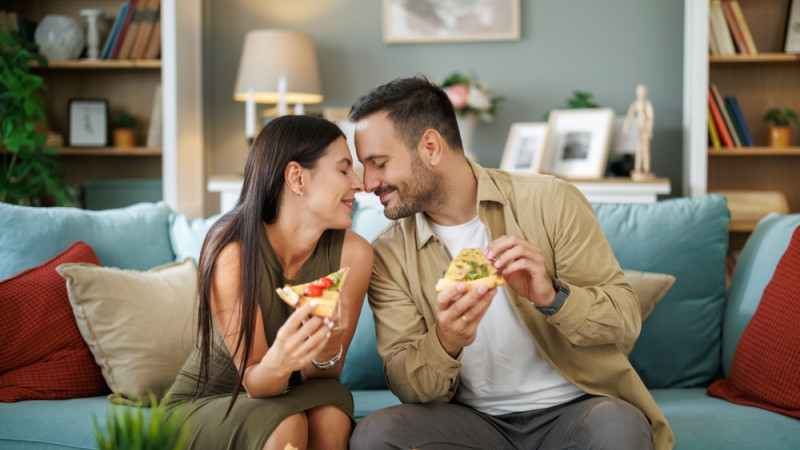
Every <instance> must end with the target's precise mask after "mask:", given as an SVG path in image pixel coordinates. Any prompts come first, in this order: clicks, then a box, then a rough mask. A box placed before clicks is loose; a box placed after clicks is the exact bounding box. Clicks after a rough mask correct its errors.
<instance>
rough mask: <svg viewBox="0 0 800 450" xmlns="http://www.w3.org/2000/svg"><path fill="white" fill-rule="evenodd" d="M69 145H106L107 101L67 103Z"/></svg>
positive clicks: (72, 101) (74, 101)
mask: <svg viewBox="0 0 800 450" xmlns="http://www.w3.org/2000/svg"><path fill="white" fill-rule="evenodd" d="M68 110H69V113H68V115H69V145H70V146H72V147H106V146H107V145H108V101H106V100H70V101H69V108H68Z"/></svg>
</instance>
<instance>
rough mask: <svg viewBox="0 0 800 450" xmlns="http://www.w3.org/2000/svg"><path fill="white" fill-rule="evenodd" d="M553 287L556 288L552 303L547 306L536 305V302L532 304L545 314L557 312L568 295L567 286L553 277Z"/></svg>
mask: <svg viewBox="0 0 800 450" xmlns="http://www.w3.org/2000/svg"><path fill="white" fill-rule="evenodd" d="M553 289H555V290H556V298H554V299H553V303H550V305H549V306H536V304H534V305H533V306H534V307H535V308H536V309H538V310H539V311H541V312H542V313H543V314H545V315H547V316H552V315H553V314H555V313H557V312H558V310H559V309H561V307H562V306H563V305H564V301H565V300H566V299H567V297H568V296H569V288H568V287H566V286H564V285H563V284H561V283H559V282H558V281H557V280H556V279H555V278H553Z"/></svg>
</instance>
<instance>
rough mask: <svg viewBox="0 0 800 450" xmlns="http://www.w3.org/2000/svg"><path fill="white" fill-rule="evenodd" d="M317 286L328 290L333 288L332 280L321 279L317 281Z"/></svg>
mask: <svg viewBox="0 0 800 450" xmlns="http://www.w3.org/2000/svg"><path fill="white" fill-rule="evenodd" d="M317 284H319V285H320V286H322V289H328V288H329V287H331V286H333V280H331V279H330V278H328V277H322V278H320V279H319V281H318V282H317Z"/></svg>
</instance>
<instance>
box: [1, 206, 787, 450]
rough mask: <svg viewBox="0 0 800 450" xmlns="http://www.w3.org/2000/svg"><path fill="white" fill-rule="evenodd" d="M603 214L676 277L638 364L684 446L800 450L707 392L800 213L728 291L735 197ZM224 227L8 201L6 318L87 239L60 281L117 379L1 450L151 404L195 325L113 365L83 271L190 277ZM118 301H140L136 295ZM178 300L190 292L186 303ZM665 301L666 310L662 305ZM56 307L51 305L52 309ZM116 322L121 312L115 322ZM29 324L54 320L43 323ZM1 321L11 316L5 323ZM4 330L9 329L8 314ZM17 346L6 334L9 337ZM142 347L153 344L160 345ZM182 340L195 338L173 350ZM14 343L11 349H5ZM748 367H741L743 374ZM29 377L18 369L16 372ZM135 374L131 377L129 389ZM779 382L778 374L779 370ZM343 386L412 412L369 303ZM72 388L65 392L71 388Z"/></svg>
mask: <svg viewBox="0 0 800 450" xmlns="http://www.w3.org/2000/svg"><path fill="white" fill-rule="evenodd" d="M593 206H594V208H595V211H596V214H597V217H598V220H599V221H600V223H601V225H602V227H603V229H604V231H605V233H606V235H607V238H608V240H609V242H610V244H611V246H612V249H613V251H614V253H615V255H616V257H617V259H618V260H619V262H620V265H621V266H622V267H623V269H626V270H630V271H637V272H631V273H644V274H653V275H654V276H658V274H662V275H667V276H670V275H671V276H673V277H674V284H671V287H669V286H666V287H668V290H666V289H665V288H662V289H660V291H659V289H656V291H659V292H656V293H654V294H653V293H643V292H639V291H638V290H637V293H640V298H643V297H646V296H651V297H653V298H650V301H651V305H650V306H649V308H648V309H649V314H648V316H647V317H646V319H645V320H644V322H643V326H642V332H641V335H640V337H639V339H638V341H637V342H636V344H635V346H634V348H633V350H632V352H631V354H630V360H631V362H632V364H633V365H634V367H635V368H636V369H637V371H638V372H639V374H640V375H641V377H642V379H643V380H644V381H645V383H646V385H647V386H648V388H650V389H651V392H652V394H653V396H654V398H655V399H656V401H657V402H658V404H659V406H660V407H661V410H662V411H663V413H664V415H665V416H666V417H667V420H668V421H669V423H670V425H671V426H672V429H673V432H674V434H675V439H676V448H678V449H717V448H719V449H730V448H743V449H746V448H753V449H755V448H759V449H760V448H769V449H783V448H785V449H789V448H792V449H796V448H800V420H798V419H796V418H793V417H790V416H789V415H786V414H779V413H776V412H772V411H770V410H767V409H765V408H763V407H754V406H744V405H741V404H737V403H734V402H731V401H729V400H727V399H724V398H720V397H716V396H710V395H708V393H707V388H708V386H709V385H711V384H712V383H715V382H716V383H719V382H721V381H720V380H723V379H726V378H730V377H731V376H732V374H731V366H732V363H733V361H734V359H736V357H735V355H736V350H737V342H738V341H739V339H740V337H741V336H742V334H743V332H744V331H745V327H746V326H747V324H748V322H749V321H750V318H751V317H752V316H753V315H754V313H755V312H756V309H757V307H758V305H759V300H760V299H761V297H762V293H763V292H764V290H765V286H767V284H768V283H769V282H770V280H771V279H772V277H773V272H775V268H776V266H777V265H778V263H779V260H780V259H781V257H782V255H783V253H784V252H785V251H786V249H787V246H788V245H789V242H790V237H791V235H792V232H793V230H794V229H796V228H797V227H798V226H800V215H797V214H795V215H776V214H773V215H770V216H768V217H766V218H765V219H763V220H762V221H761V222H760V223H759V225H758V227H757V229H756V230H755V231H754V232H753V233H752V235H751V236H750V237H749V239H748V241H747V243H746V245H745V248H744V249H743V251H742V253H741V257H740V258H739V261H738V264H737V265H736V269H735V270H734V272H733V274H732V276H731V277H730V280H728V279H727V278H726V256H727V247H728V231H727V226H728V222H729V218H730V214H729V211H728V208H727V204H726V201H725V198H724V197H722V196H719V195H713V194H710V195H707V196H704V197H698V198H674V199H667V200H662V201H659V202H657V203H654V204H611V203H598V204H594V205H593ZM215 218H216V217H212V218H208V219H193V220H190V219H189V218H187V217H185V216H184V215H182V214H180V213H177V212H175V211H172V210H170V209H169V208H168V207H167V206H166V205H164V204H163V203H144V204H137V205H133V206H130V207H126V208H119V209H112V210H105V211H84V210H78V209H72V208H38V209H37V208H29V207H21V206H12V205H7V204H2V203H0V280H2V279H6V280H5V281H2V282H0V306H2V308H3V309H2V310H0V311H6V310H7V308H8V307H9V305H8V303H9V302H11V301H12V300H9V298H7V297H8V295H9V294H8V292H6V291H7V289H6V291H4V288H3V284H6V283H9V282H15V281H16V282H18V283H19V282H20V281H24V280H20V278H19V276H17V278H16V279H15V278H10V277H14V276H15V275H16V274H18V273H19V272H22V271H23V270H25V269H28V268H34V267H37V266H41V265H43V263H45V265H46V263H47V262H48V261H50V264H51V265H52V264H56V263H58V264H60V262H59V261H60V260H56V261H55V262H52V260H51V258H53V257H54V256H56V255H59V254H61V252H63V251H64V250H65V249H67V248H69V247H70V246H71V245H73V243H74V242H75V241H83V242H85V243H86V244H88V246H89V247H91V248H92V249H93V250H94V252H95V253H96V256H97V259H98V262H97V263H95V264H96V265H92V264H89V263H85V262H84V263H80V262H74V263H69V264H66V266H65V267H72V268H73V269H74V270H73V272H75V273H72V274H70V273H67V271H65V270H60V271H61V272H64V273H62V274H61V276H63V277H64V278H66V279H68V280H70V279H71V281H70V283H71V284H68V288H69V291H70V293H69V295H70V296H71V297H70V298H69V299H63V298H62V299H60V300H59V301H60V302H61V303H62V306H63V302H71V303H70V304H71V308H72V311H73V313H74V314H75V315H74V317H73V319H76V323H77V324H78V326H77V329H78V331H79V332H81V333H82V334H81V336H82V337H84V341H85V342H86V345H87V346H88V347H89V349H88V352H89V353H87V350H86V349H83V350H81V351H83V352H84V353H83V354H82V357H84V358H85V357H86V355H87V354H90V355H91V356H93V358H94V360H95V363H96V364H97V366H99V367H100V369H99V370H97V371H96V373H95V375H94V376H95V378H97V373H100V374H101V375H102V379H101V380H102V381H105V382H106V383H105V385H103V383H102V382H101V383H100V384H101V386H100V391H96V390H97V389H98V388H97V386H96V383H95V387H94V389H95V391H92V390H91V389H89V390H84V391H83V392H84V393H83V394H75V395H69V394H67V395H64V392H65V391H64V390H63V389H61V390H60V391H56V392H55V393H53V392H46V393H45V394H44V395H45V396H51V397H50V398H52V396H53V395H55V396H60V397H61V398H63V397H64V396H66V397H73V398H68V399H59V400H48V399H37V400H21V401H16V402H12V403H0V448H14V449H28V448H42V449H45V448H48V449H49V448H87V449H88V448H94V447H95V441H94V439H95V438H94V436H93V433H92V420H93V418H94V419H95V420H97V421H98V423H99V424H100V426H101V427H102V426H103V424H104V423H105V415H106V413H107V411H108V410H109V408H110V407H111V402H110V401H109V399H112V400H115V401H116V402H125V401H128V402H130V400H131V399H132V398H133V397H135V396H136V395H137V389H138V390H139V391H138V393H141V389H143V385H137V383H141V382H142V381H141V380H142V378H143V376H142V375H141V373H139V372H136V371H137V370H144V368H143V367H142V366H144V365H145V363H144V361H147V364H150V362H151V360H155V359H158V358H164V356H163V355H162V353H163V352H162V351H161V349H162V348H165V347H169V349H170V350H171V351H173V353H175V352H176V351H177V352H186V351H187V350H186V348H185V347H186V341H185V339H187V336H190V334H191V333H188V332H187V330H186V327H185V325H180V324H179V322H181V321H188V320H189V318H181V319H180V320H179V321H178V322H175V324H174V325H172V326H169V327H162V328H168V329H170V330H177V331H175V332H174V333H173V334H174V336H172V337H169V338H165V337H163V336H162V335H160V334H159V333H161V332H162V330H160V329H159V330H153V331H149V332H148V333H149V334H157V335H158V336H157V339H159V341H158V342H159V343H158V344H150V346H149V347H147V346H146V347H144V348H143V349H140V351H141V350H143V351H144V352H145V353H144V354H143V355H144V356H137V357H136V358H134V361H133V362H131V361H128V362H127V363H126V362H124V361H123V362H119V361H118V362H114V361H111V359H112V358H114V357H116V356H120V355H118V353H125V352H127V351H128V350H126V348H127V347H124V346H119V347H118V348H120V350H114V348H116V347H112V346H111V345H112V344H113V342H110V343H108V344H107V345H106V343H105V342H100V341H92V339H95V338H97V336H94V335H92V336H89V335H88V334H87V333H90V332H91V333H94V332H97V330H96V329H95V328H99V327H100V325H96V324H93V323H92V321H93V320H95V319H93V318H92V317H88V318H87V316H86V315H87V314H89V315H91V314H92V313H91V311H90V312H88V313H87V311H88V310H89V308H90V306H92V305H90V304H89V303H91V301H92V300H87V303H86V304H83V305H77V304H76V302H77V301H83V300H86V299H78V298H73V297H79V296H81V295H88V294H85V293H79V292H78V290H79V288H80V289H84V288H85V289H90V288H93V286H94V285H92V286H88V283H81V280H80V276H79V275H78V274H76V273H77V271H80V270H84V271H90V272H91V271H97V270H100V268H98V267H97V265H99V266H103V267H102V268H103V269H106V268H108V270H109V271H111V272H109V273H108V274H106V275H109V276H112V280H113V279H114V278H113V277H116V276H122V275H125V276H130V277H132V278H133V279H134V280H137V277H140V276H142V275H141V274H150V273H151V269H152V268H154V267H156V266H159V269H157V270H156V272H155V273H156V274H159V273H162V272H161V271H171V270H176V267H179V268H181V267H182V268H185V267H187V264H189V262H190V261H191V260H192V259H196V257H197V255H198V253H199V248H200V245H201V243H202V238H203V236H204V235H205V233H206V231H207V230H208V227H209V226H210V224H211V223H212V222H213V220H214V219H215ZM353 218H354V221H353V227H352V228H353V229H354V230H355V231H356V232H358V233H360V234H362V235H363V236H365V237H367V238H371V237H372V236H373V235H374V234H376V233H377V232H378V231H379V230H380V229H381V228H382V227H383V226H384V225H386V224H387V219H385V218H384V216H383V215H382V212H381V210H380V208H379V207H374V206H372V205H371V202H368V201H367V202H362V201H361V200H359V201H358V203H357V208H356V211H355V212H354V215H353ZM90 259H91V258H90ZM189 265H190V266H191V267H193V265H191V264H189ZM164 267H166V269H163V268H164ZM29 270H30V269H29ZM181 270H183V269H181ZM797 270H800V269H797ZM52 271H53V270H52V268H50V269H47V270H46V272H47V274H49V275H48V276H52ZM114 271H117V272H114ZM47 274H45V275H47ZM148 276H149V275H148ZM70 277H72V278H70ZM64 278H62V279H61V284H59V286H61V285H62V284H63V279H64ZM162 278H164V277H162ZM177 278H179V276H178V275H175V276H169V277H166V280H167V281H166V282H167V283H170V282H172V283H176V281H174V280H175V279H177ZM668 278H671V277H668ZM9 279H10V281H9ZM76 280H77V281H76ZM148 280H149V279H148ZM148 280H145V287H147V286H148V285H147V284H146V283H149V282H150V281H148ZM161 281H162V282H163V281H164V280H163V279H162V280H161ZM728 282H729V283H728ZM30 284H31V283H27V284H25V283H23V284H21V285H22V286H27V285H30ZM632 284H633V283H632ZM119 286H120V287H116V286H113V287H111V288H107V289H110V290H118V291H125V290H127V289H128V288H127V287H124V288H123V287H122V286H123V285H122V284H121V283H120V284H119ZM125 286H127V285H125ZM62 287H63V286H62ZM662 287H663V285H662ZM131 289H134V288H131ZM163 289H169V287H166V288H158V290H159V291H160V290H163ZM635 289H636V288H635ZM144 292H155V289H151V290H150V291H147V290H146V289H145V291H144ZM665 292H666V293H665ZM111 294H112V293H107V295H109V296H110V295H111ZM113 294H115V295H117V294H118V295H119V296H124V295H126V294H125V292H113ZM30 295H31V296H32V297H30V298H29V299H27V300H26V301H23V302H21V304H20V305H17V307H18V308H22V309H23V313H24V309H25V308H28V303H26V302H28V301H32V299H35V298H37V297H36V295H37V294H35V293H34V294H30ZM61 295H62V296H63V293H62V294H61ZM138 295H139V296H140V297H141V298H140V299H137V298H133V299H130V298H127V299H122V300H119V301H120V302H122V301H123V300H124V301H129V302H132V303H133V305H134V307H135V304H136V303H137V302H141V303H146V302H150V301H152V299H150V295H149V294H141V293H140V294H138ZM153 295H154V296H155V294H153ZM178 295H186V294H174V296H178ZM190 295H191V291H190ZM15 301H18V300H15ZM115 301H116V300H115ZM653 302H657V303H655V305H654V306H653V304H652V303H653ZM106 303H108V300H106ZM87 305H88V306H87ZM187 305H189V303H185V304H184V306H182V307H181V308H183V309H191V308H190V307H189V306H187ZM44 306H45V307H47V308H50V307H51V306H48V304H47V303H45V305H44ZM94 306H97V305H94ZM643 306H644V305H643ZM31 307H32V306H31ZM67 308H69V306H68V307H67ZM126 308H132V306H131V305H127V304H126V305H122V306H119V309H125V310H126V314H127V315H128V316H129V317H131V319H130V321H131V322H130V323H128V322H126V321H124V320H123V321H122V322H117V323H112V325H113V327H112V328H113V329H112V330H111V331H109V333H111V332H126V331H131V332H132V330H131V328H134V327H138V326H146V325H137V323H139V322H136V321H135V320H134V318H133V316H135V315H137V314H140V313H139V312H138V311H134V310H133V309H126ZM644 309H645V308H643V310H644ZM145 312H146V311H145ZM145 312H141V314H144V313H145ZM17 313H19V311H17ZM115 313H117V312H116V311H114V310H111V311H109V312H107V314H111V315H113V314H115ZM28 315H35V316H36V317H39V318H42V317H46V315H43V314H42V313H41V312H32V313H30V314H28ZM82 315H83V316H82ZM0 316H5V312H3V313H2V314H0ZM0 320H4V319H3V318H2V317H0ZM153 320H154V321H157V320H160V318H155V319H153ZM35 324H36V323H34V326H35ZM3 325H7V323H3V322H0V327H2V326H3ZM12 325H13V324H12ZM95 325H96V326H95ZM70 326H71V324H70ZM93 326H94V328H93ZM11 328H13V326H12V327H11ZM87 330H88V331H87ZM51 333H52V335H53V336H55V335H56V332H55V328H52V329H47V330H45V331H43V332H42V331H39V332H38V334H37V335H38V336H41V335H42V334H44V335H45V336H49V335H50V334H51ZM100 333H102V332H100ZM6 334H8V333H6ZM3 336H4V335H3V334H2V331H0V337H3ZM4 339H5V338H4ZM54 339H55V338H53V339H50V340H49V341H52V340H54ZM141 339H142V340H146V339H147V336H144V337H142V338H141ZM169 339H174V340H176V341H177V340H183V341H182V342H181V343H175V344H169V345H168V344H167V341H168V340H169ZM188 339H190V337H189V338H188ZM123 340H124V339H123ZM128 340H130V339H128ZM137 340H138V338H137ZM112 341H113V340H112ZM189 342H190V341H189ZM7 345H8V344H7V343H6V342H4V343H3V346H7ZM103 346H105V347H103ZM101 347H103V348H101ZM795 347H796V346H795ZM79 350H80V349H79ZM103 352H105V354H103ZM131 352H133V350H131ZM5 354H7V353H5ZM137 358H138V359H137ZM172 358H173V359H175V357H174V356H173V357H172ZM741 360H742V358H741V357H740V358H739V365H740V366H741V365H742V363H741ZM11 362H13V361H6V362H0V365H2V367H0V392H2V391H3V389H7V386H4V384H6V382H5V381H4V380H5V378H4V377H7V376H8V375H9V372H8V371H7V372H6V373H3V371H4V370H7V369H5V368H6V367H7V366H13V365H14V364H10V363H11ZM36 363H37V362H36V361H33V362H31V364H36ZM125 364H128V365H127V366H126V365H125ZM18 365H19V364H18ZM109 365H110V367H108V366H109ZM24 369H25V368H24V367H23V368H19V367H17V368H15V369H14V370H24ZM170 370H175V369H172V368H171V369H170ZM765 371H768V369H765ZM12 372H13V371H12ZM122 372H126V373H122ZM125 376H127V377H128V379H123V378H124V377H125ZM765 376H770V374H769V373H765ZM12 378H13V377H12ZM28 378H30V377H29V376H28V377H22V378H21V379H23V380H27V379H28ZM16 379H17V380H19V379H20V378H19V377H18V378H16ZM341 379H342V381H343V382H344V383H345V384H346V385H347V386H348V387H349V388H351V389H352V390H353V395H354V400H355V409H356V416H357V419H360V418H362V417H363V416H365V415H366V414H368V413H369V412H371V411H373V410H375V409H378V408H380V407H384V406H389V405H393V404H397V403H399V401H398V400H397V398H396V397H395V396H394V395H393V394H392V393H391V392H390V391H388V390H387V388H386V385H385V382H384V379H383V375H382V369H381V360H380V357H379V356H378V354H377V352H376V350H375V336H374V325H373V322H372V314H371V312H370V310H369V307H368V305H367V302H366V301H365V302H364V310H363V311H362V314H361V316H360V319H359V322H358V326H357V329H356V336H355V338H354V341H353V343H352V345H351V349H350V352H349V354H348V357H347V363H346V365H345V369H344V371H343V373H342V377H341ZM59 381H61V382H63V377H62V378H60V379H59ZM95 381H96V380H95ZM62 384H63V383H62ZM145 385H146V384H145ZM68 387H69V386H68ZM795 388H796V386H795ZM126 390H127V391H126ZM25 392H28V391H25ZM31 392H34V391H31ZM26 395H27V394H26ZM34 396H35V392H34ZM122 407H123V408H133V407H135V406H122ZM795 408H796V406H795ZM796 411H797V409H795V412H796Z"/></svg>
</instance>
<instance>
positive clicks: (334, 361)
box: [311, 345, 344, 370]
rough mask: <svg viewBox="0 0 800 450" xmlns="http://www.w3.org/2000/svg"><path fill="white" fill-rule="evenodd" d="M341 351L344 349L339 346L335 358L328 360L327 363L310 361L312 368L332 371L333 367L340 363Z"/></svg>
mask: <svg viewBox="0 0 800 450" xmlns="http://www.w3.org/2000/svg"><path fill="white" fill-rule="evenodd" d="M343 350H344V347H342V346H341V345H340V346H339V353H337V354H336V356H334V357H333V358H331V359H329V360H327V361H323V362H317V361H316V360H313V359H312V360H311V364H313V365H314V367H316V368H317V369H319V370H329V369H333V368H334V367H336V366H338V365H339V361H341V359H342V351H343Z"/></svg>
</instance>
